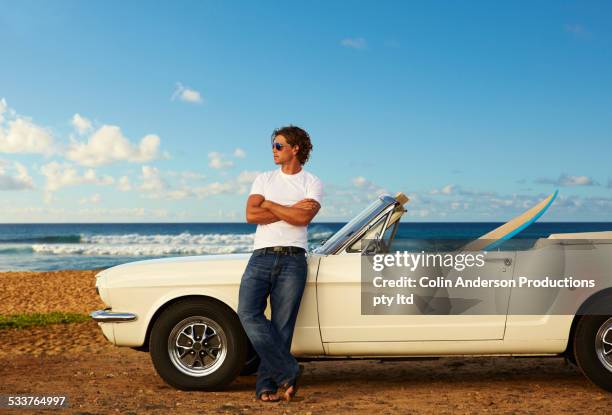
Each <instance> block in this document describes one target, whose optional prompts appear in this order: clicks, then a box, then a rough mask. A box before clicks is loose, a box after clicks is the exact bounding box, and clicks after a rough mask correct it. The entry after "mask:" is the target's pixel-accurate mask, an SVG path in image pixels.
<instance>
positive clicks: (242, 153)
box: [234, 147, 246, 159]
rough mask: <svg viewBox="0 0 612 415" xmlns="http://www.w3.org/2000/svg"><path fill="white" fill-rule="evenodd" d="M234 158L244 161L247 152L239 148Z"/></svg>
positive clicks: (235, 151)
mask: <svg viewBox="0 0 612 415" xmlns="http://www.w3.org/2000/svg"><path fill="white" fill-rule="evenodd" d="M234 157H236V158H239V159H243V158H245V157H246V151H244V150H243V149H241V148H240V147H238V148H237V149H236V150H234Z"/></svg>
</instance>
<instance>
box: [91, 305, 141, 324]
mask: <svg viewBox="0 0 612 415" xmlns="http://www.w3.org/2000/svg"><path fill="white" fill-rule="evenodd" d="M89 316H90V317H91V318H93V319H94V320H95V321H97V322H98V323H122V322H128V321H134V320H136V314H132V313H119V312H115V311H110V309H108V308H107V309H104V310H96V311H93V312H91V313H89Z"/></svg>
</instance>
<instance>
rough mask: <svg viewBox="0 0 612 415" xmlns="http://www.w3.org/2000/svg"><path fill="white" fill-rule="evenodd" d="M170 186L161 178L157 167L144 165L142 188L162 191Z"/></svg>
mask: <svg viewBox="0 0 612 415" xmlns="http://www.w3.org/2000/svg"><path fill="white" fill-rule="evenodd" d="M167 188H168V184H167V183H166V181H165V180H164V179H162V178H161V175H160V173H159V169H158V168H156V167H150V166H142V184H141V185H140V190H143V191H145V192H161V191H163V190H166V189H167Z"/></svg>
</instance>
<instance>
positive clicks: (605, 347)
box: [574, 315, 612, 392]
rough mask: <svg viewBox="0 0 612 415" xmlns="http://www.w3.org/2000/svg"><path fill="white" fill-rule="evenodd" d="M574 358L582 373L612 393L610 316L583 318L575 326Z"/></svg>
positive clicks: (611, 323)
mask: <svg viewBox="0 0 612 415" xmlns="http://www.w3.org/2000/svg"><path fill="white" fill-rule="evenodd" d="M574 356H575V358H576V363H577V365H578V367H579V368H580V370H581V371H582V373H584V375H585V376H586V377H587V378H588V379H589V380H590V381H591V382H593V383H594V384H595V385H597V386H599V387H600V388H602V389H605V390H607V391H610V392H612V316H599V315H588V316H583V317H582V318H581V319H580V320H579V321H578V325H577V326H576V333H575V335H574Z"/></svg>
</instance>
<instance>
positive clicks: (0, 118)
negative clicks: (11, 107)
mask: <svg viewBox="0 0 612 415" xmlns="http://www.w3.org/2000/svg"><path fill="white" fill-rule="evenodd" d="M7 109H8V105H6V100H5V99H4V98H2V99H0V124H2V123H3V122H4V113H5V112H6V110H7Z"/></svg>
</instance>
